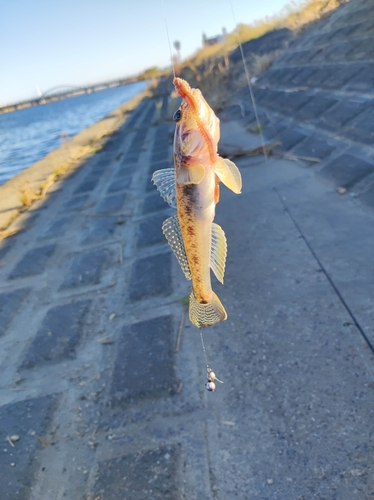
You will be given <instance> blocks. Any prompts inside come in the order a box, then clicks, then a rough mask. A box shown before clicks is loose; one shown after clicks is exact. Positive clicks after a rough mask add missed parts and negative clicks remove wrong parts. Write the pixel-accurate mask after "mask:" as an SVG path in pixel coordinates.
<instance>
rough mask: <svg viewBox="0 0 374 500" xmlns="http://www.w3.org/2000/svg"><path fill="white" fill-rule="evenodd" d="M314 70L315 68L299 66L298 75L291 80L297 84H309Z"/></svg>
mask: <svg viewBox="0 0 374 500" xmlns="http://www.w3.org/2000/svg"><path fill="white" fill-rule="evenodd" d="M314 71H315V69H314V68H302V69H299V68H298V71H297V73H296V75H295V76H294V77H293V78H291V80H289V81H290V82H291V83H292V84H294V85H297V86H299V85H307V81H308V78H309V77H310V76H311V75H312V74H313V73H314Z"/></svg>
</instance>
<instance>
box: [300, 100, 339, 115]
mask: <svg viewBox="0 0 374 500" xmlns="http://www.w3.org/2000/svg"><path fill="white" fill-rule="evenodd" d="M337 102H338V101H336V100H334V99H330V98H327V97H323V96H321V95H318V94H317V95H315V96H313V98H312V99H310V101H309V102H308V103H307V104H306V105H305V106H303V107H301V108H300V109H299V110H298V111H297V114H298V115H299V116H300V117H301V118H303V119H304V120H312V119H313V118H316V117H319V116H320V115H321V114H322V113H324V112H325V111H327V110H328V109H329V108H331V107H332V106H333V105H334V104H336V103H337Z"/></svg>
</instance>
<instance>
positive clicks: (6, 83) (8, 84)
mask: <svg viewBox="0 0 374 500" xmlns="http://www.w3.org/2000/svg"><path fill="white" fill-rule="evenodd" d="M287 3H288V2H287V0H266V1H258V0H256V1H255V0H232V4H233V7H234V12H235V17H236V20H237V21H238V22H243V23H250V22H252V21H253V20H255V19H260V18H263V17H265V16H267V15H272V14H275V13H278V12H279V11H280V10H281V9H282V8H283V7H284V5H286V4H287ZM164 6H165V13H166V18H167V22H168V26H169V32H170V38H171V43H173V41H175V40H179V41H180V42H181V52H182V57H186V56H188V55H191V54H192V53H193V52H195V51H196V49H198V48H199V47H200V46H201V38H202V33H203V32H205V33H206V35H207V36H208V37H210V36H214V35H216V34H218V33H220V32H221V30H222V27H225V28H226V29H227V31H229V32H230V31H232V30H233V29H234V21H233V18H232V13H231V8H230V0H183V1H182V0H164ZM169 61H170V53H169V47H168V42H167V37H166V30H165V21H164V17H163V8H162V0H131V1H128V0H106V1H105V2H104V1H102V0H101V1H98V0H64V1H62V2H61V1H56V0H8V1H3V2H0V105H1V104H7V103H11V102H17V101H19V100H22V99H28V98H31V97H36V95H37V91H36V86H37V85H39V87H40V88H41V90H42V91H45V90H48V89H49V88H51V87H54V86H56V85H60V84H71V85H84V84H89V83H95V82H98V81H106V80H109V79H112V78H116V77H123V76H130V75H133V74H136V73H138V72H140V71H142V70H143V69H146V68H147V67H150V66H160V67H164V66H167V65H168V64H169Z"/></svg>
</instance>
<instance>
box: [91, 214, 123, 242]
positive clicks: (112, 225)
mask: <svg viewBox="0 0 374 500" xmlns="http://www.w3.org/2000/svg"><path fill="white" fill-rule="evenodd" d="M122 223H123V221H122V219H120V218H119V217H118V216H109V217H100V218H97V217H94V218H91V220H90V221H89V227H88V229H87V230H86V231H84V233H83V238H82V244H83V245H89V244H92V243H104V242H106V241H108V240H109V239H110V238H112V237H113V236H114V233H115V231H116V229H117V227H118V225H119V224H122Z"/></svg>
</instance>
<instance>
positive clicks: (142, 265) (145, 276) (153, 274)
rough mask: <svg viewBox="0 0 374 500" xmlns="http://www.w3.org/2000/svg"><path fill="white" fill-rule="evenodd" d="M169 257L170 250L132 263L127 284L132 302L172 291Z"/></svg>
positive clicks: (168, 293)
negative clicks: (128, 283) (128, 284)
mask: <svg viewBox="0 0 374 500" xmlns="http://www.w3.org/2000/svg"><path fill="white" fill-rule="evenodd" d="M171 257H172V255H171V253H170V252H168V253H160V254H157V255H153V256H151V257H145V258H143V259H138V260H137V261H136V262H135V263H134V265H133V268H132V271H131V278H130V286H129V290H130V291H129V297H130V300H131V301H132V302H134V301H138V300H142V299H146V298H149V297H155V296H158V295H170V294H171V293H172V283H171Z"/></svg>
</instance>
